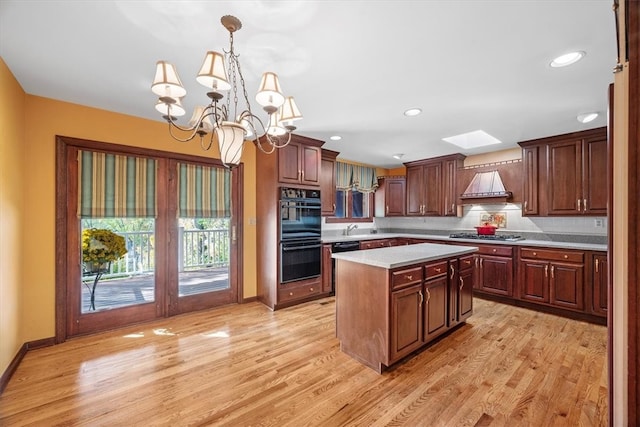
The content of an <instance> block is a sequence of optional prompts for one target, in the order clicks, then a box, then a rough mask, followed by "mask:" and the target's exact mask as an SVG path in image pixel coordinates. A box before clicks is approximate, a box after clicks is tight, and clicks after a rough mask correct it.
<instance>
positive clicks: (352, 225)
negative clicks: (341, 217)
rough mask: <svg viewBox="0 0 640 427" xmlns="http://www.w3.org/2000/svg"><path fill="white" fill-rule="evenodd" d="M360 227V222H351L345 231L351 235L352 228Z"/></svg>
mask: <svg viewBox="0 0 640 427" xmlns="http://www.w3.org/2000/svg"><path fill="white" fill-rule="evenodd" d="M356 228H358V224H349V225H347V229H346V230H345V233H344V234H346V235H347V236H348V235H349V233H351V230H353V229H356Z"/></svg>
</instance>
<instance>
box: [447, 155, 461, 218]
mask: <svg viewBox="0 0 640 427" xmlns="http://www.w3.org/2000/svg"><path fill="white" fill-rule="evenodd" d="M462 166H463V161H462V159H458V158H455V159H447V160H444V161H443V162H442V197H443V198H444V208H443V209H444V216H457V214H458V197H459V196H460V195H459V194H458V169H459V168H461V167H462Z"/></svg>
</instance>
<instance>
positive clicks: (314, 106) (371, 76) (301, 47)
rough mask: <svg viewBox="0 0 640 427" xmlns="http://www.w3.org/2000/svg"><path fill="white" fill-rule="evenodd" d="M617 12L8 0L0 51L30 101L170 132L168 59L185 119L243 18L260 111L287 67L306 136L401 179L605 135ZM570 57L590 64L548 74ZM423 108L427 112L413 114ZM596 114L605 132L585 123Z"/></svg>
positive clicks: (394, 4)
mask: <svg viewBox="0 0 640 427" xmlns="http://www.w3.org/2000/svg"><path fill="white" fill-rule="evenodd" d="M612 3H613V1H612V0H553V1H551V0H493V1H481V0H466V1H458V0H443V1H439V0H430V1H429V0H424V1H419V0H413V1H398V0H396V1H391V0H389V1H375V0H368V1H347V0H342V1H337V0H336V1H332V0H324V1H285V2H275V1H240V0H236V1H208V2H205V1H110V0H100V1H75V0H67V1H59V0H45V1H35V0H30V1H24V0H23V1H10V0H1V1H0V55H1V56H2V58H3V59H4V61H5V62H6V63H7V65H8V66H9V68H10V69H11V71H12V72H13V74H14V75H15V76H16V78H17V79H18V81H19V82H20V84H21V85H22V87H23V88H24V90H25V91H26V92H27V93H29V94H32V95H38V96H43V97H48V98H54V99H58V100H63V101H68V102H72V103H77V104H82V105H87V106H91V107H97V108H101V109H105V110H109V111H115V112H119V113H124V114H129V115H132V116H137V117H143V118H148V119H152V120H157V121H162V119H161V117H160V114H158V113H157V112H156V110H155V109H154V104H155V101H156V96H155V95H153V93H152V92H151V90H150V85H151V81H152V79H153V75H154V71H155V63H156V61H157V60H161V59H163V60H168V61H170V62H172V63H174V64H175V65H176V67H177V69H178V73H179V74H180V77H181V79H182V82H183V84H184V85H185V87H186V89H187V96H186V98H185V99H184V100H183V104H184V106H185V107H186V109H187V111H188V113H187V116H186V117H185V120H186V119H188V118H189V117H190V111H191V110H192V109H193V107H194V106H195V105H196V104H204V103H206V102H207V101H208V98H207V97H206V95H205V93H206V89H205V88H204V87H202V86H200V85H199V84H198V83H197V82H196V81H195V75H196V73H197V72H198V69H199V68H200V65H201V63H202V60H203V58H204V54H205V52H206V51H208V50H215V51H220V50H221V49H223V48H224V49H228V43H229V36H228V32H227V31H226V29H225V28H224V27H222V25H221V24H220V17H221V16H223V15H227V14H231V15H235V16H237V17H238V18H240V19H241V21H242V23H243V27H242V29H241V30H240V31H238V32H236V33H235V35H234V39H235V40H234V43H235V50H236V52H237V53H239V54H240V62H241V66H242V71H243V73H244V75H245V80H246V83H247V90H248V91H249V93H250V97H251V99H252V100H253V94H254V93H255V91H256V90H257V86H258V83H259V78H260V75H261V74H262V72H263V71H268V70H269V71H275V72H276V73H278V75H279V76H280V83H281V85H282V88H283V91H284V92H285V95H293V96H294V97H295V99H296V102H297V104H298V106H299V107H300V109H301V110H302V113H303V114H304V117H305V118H304V120H301V121H300V122H297V124H298V130H297V132H298V133H300V134H302V135H305V136H310V137H314V138H318V139H322V140H325V141H327V142H326V144H325V145H324V147H325V148H328V149H331V150H335V151H339V152H340V153H341V154H340V158H343V159H347V160H352V161H357V162H362V163H367V164H371V165H376V166H380V167H397V166H400V165H401V164H402V162H405V161H411V160H417V159H422V158H427V157H433V156H439V155H445V154H450V153H455V152H463V153H464V154H467V155H469V154H477V153H481V152H484V151H494V150H499V149H506V148H512V147H514V146H516V143H517V142H518V141H522V140H527V139H533V138H539V137H544V136H550V135H556V134H560V133H566V132H571V131H576V130H582V129H590V128H594V127H600V126H606V113H607V87H608V85H609V83H611V82H612V81H613V74H612V70H613V67H614V66H615V64H616V59H617V54H616V41H615V22H614V14H613V12H612ZM573 50H583V51H585V52H586V56H585V58H584V59H583V60H582V61H580V62H578V63H577V64H575V65H573V66H570V67H567V68H562V69H552V68H550V67H549V62H550V61H551V60H552V59H553V58H554V57H556V56H558V55H560V54H563V53H566V52H569V51H573ZM252 107H253V109H254V110H258V107H259V106H258V105H257V104H252ZM410 107H419V108H422V110H423V114H421V115H419V116H417V117H405V116H404V115H403V111H404V110H405V109H407V108H410ZM591 111H598V112H599V113H600V116H599V117H598V119H596V120H595V121H594V122H591V123H589V124H581V123H579V122H578V121H577V120H576V116H577V115H578V114H580V113H585V112H591ZM254 112H255V111H254ZM479 129H482V130H484V131H485V132H487V133H489V134H491V135H493V136H495V137H496V138H498V139H500V140H502V141H503V144H502V145H501V146H499V145H493V146H489V147H486V148H484V149H476V150H469V151H463V150H461V149H459V148H458V147H456V146H454V145H451V144H449V143H447V142H445V141H443V140H442V138H444V137H450V136H453V135H456V134H460V133H464V132H470V131H475V130H479ZM335 134H337V135H341V136H342V137H343V139H342V140H341V141H338V142H334V141H330V140H329V136H331V135H335ZM395 153H404V157H403V158H402V160H396V159H394V158H392V157H391V156H392V154H395Z"/></svg>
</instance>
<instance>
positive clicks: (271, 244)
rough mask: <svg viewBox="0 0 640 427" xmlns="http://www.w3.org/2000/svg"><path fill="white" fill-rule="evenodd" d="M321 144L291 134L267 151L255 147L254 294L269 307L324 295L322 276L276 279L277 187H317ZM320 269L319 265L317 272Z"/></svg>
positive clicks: (278, 250) (320, 142) (278, 194)
mask: <svg viewBox="0 0 640 427" xmlns="http://www.w3.org/2000/svg"><path fill="white" fill-rule="evenodd" d="M323 144H324V141H319V140H316V139H313V138H309V137H305V136H301V135H296V134H292V135H291V142H290V143H289V145H287V146H286V147H283V148H281V149H276V150H275V151H274V152H273V153H271V154H266V153H263V152H262V151H261V150H256V176H257V177H258V179H257V182H256V185H257V188H256V217H257V218H258V221H257V227H256V242H257V243H256V244H257V248H256V250H257V251H258V253H259V254H260V256H258V257H257V260H256V282H257V297H258V301H260V302H262V303H263V304H265V305H266V306H268V307H269V308H271V309H273V310H276V309H279V308H283V307H288V306H291V305H295V304H298V303H301V302H305V301H310V300H312V299H316V298H320V297H323V296H327V295H328V292H326V291H324V290H323V281H322V279H323V277H322V276H319V277H314V278H311V279H305V280H301V281H296V282H289V283H281V282H280V261H281V260H280V256H281V255H280V253H281V252H280V229H279V215H280V211H279V206H280V205H279V199H280V187H282V186H292V187H299V188H307V189H314V190H317V189H319V188H320V151H321V148H322V145H323ZM303 171H304V173H302V172H303ZM321 262H322V261H321ZM322 268H323V267H322V265H321V271H322Z"/></svg>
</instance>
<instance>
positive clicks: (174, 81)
mask: <svg viewBox="0 0 640 427" xmlns="http://www.w3.org/2000/svg"><path fill="white" fill-rule="evenodd" d="M151 91H152V92H153V93H155V94H156V95H158V96H159V97H161V98H162V97H168V98H173V99H174V100H177V99H178V98H182V97H183V96H185V95H186V94H187V91H186V89H185V88H184V87H183V86H182V82H181V81H180V77H178V72H177V71H176V68H175V67H174V66H173V65H172V64H170V63H168V62H167V61H158V62H157V63H156V75H155V77H154V78H153V84H152V85H151Z"/></svg>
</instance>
